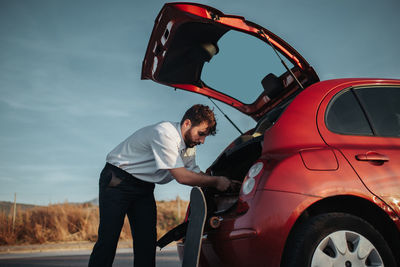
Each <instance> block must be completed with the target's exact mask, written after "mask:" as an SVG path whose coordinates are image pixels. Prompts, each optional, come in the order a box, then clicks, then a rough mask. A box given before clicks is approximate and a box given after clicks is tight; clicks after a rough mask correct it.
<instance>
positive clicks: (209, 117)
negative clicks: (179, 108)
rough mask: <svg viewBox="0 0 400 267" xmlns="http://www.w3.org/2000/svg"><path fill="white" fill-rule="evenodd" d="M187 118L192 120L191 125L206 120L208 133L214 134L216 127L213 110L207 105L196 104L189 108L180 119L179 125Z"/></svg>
mask: <svg viewBox="0 0 400 267" xmlns="http://www.w3.org/2000/svg"><path fill="white" fill-rule="evenodd" d="M186 119H189V120H190V121H191V122H192V126H197V125H199V124H200V123H202V122H207V124H208V129H207V130H208V133H209V134H210V135H215V133H216V131H217V130H216V129H217V122H216V121H215V116H214V112H213V110H212V109H210V108H209V107H208V106H205V105H201V104H197V105H194V106H192V107H191V108H189V109H188V110H187V111H186V112H185V115H183V118H182V120H181V125H182V124H183V122H184V121H185V120H186Z"/></svg>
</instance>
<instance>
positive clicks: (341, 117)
mask: <svg viewBox="0 0 400 267" xmlns="http://www.w3.org/2000/svg"><path fill="white" fill-rule="evenodd" d="M325 123H326V126H327V128H328V129H329V130H330V131H332V132H335V133H340V134H348V135H373V133H372V129H371V127H370V125H369V123H368V121H367V118H366V117H365V115H364V112H363V111H362V109H361V107H360V105H359V103H358V101H357V99H356V97H355V95H354V93H353V92H352V91H351V90H347V91H344V92H343V91H342V92H340V93H339V94H337V95H335V96H334V97H333V99H332V100H331V102H330V103H329V105H328V108H327V112H326V116H325Z"/></svg>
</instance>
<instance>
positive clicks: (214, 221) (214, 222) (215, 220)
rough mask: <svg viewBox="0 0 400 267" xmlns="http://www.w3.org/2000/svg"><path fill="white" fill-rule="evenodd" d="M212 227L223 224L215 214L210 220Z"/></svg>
mask: <svg viewBox="0 0 400 267" xmlns="http://www.w3.org/2000/svg"><path fill="white" fill-rule="evenodd" d="M209 222H210V226H211V228H214V229H215V228H218V227H219V226H220V225H221V219H220V218H219V217H217V216H213V217H211V218H210V220H209Z"/></svg>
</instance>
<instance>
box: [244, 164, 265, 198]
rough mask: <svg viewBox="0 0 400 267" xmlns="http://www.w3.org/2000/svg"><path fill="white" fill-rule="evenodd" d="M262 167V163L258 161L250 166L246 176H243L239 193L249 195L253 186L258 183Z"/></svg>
mask: <svg viewBox="0 0 400 267" xmlns="http://www.w3.org/2000/svg"><path fill="white" fill-rule="evenodd" d="M263 169H264V163H263V162H261V161H258V162H256V163H254V164H253V166H251V168H250V169H249V171H248V172H247V175H246V177H245V178H244V181H243V185H242V190H241V193H242V194H241V195H249V194H250V193H252V192H253V191H254V188H255V187H256V185H257V184H258V180H259V178H260V176H261V175H260V174H261V172H262V170H263Z"/></svg>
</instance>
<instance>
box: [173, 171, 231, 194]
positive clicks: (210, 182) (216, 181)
mask: <svg viewBox="0 0 400 267" xmlns="http://www.w3.org/2000/svg"><path fill="white" fill-rule="evenodd" d="M169 171H170V173H171V174H172V176H174V177H175V180H176V181H177V182H178V183H180V184H185V185H191V186H200V187H202V186H208V187H215V188H216V189H217V190H219V191H225V190H227V189H228V188H229V186H230V185H231V181H230V180H229V179H228V178H226V177H225V176H209V175H206V174H204V173H201V174H200V173H195V172H192V171H189V170H187V169H186V168H183V167H182V168H176V169H170V170H169Z"/></svg>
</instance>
